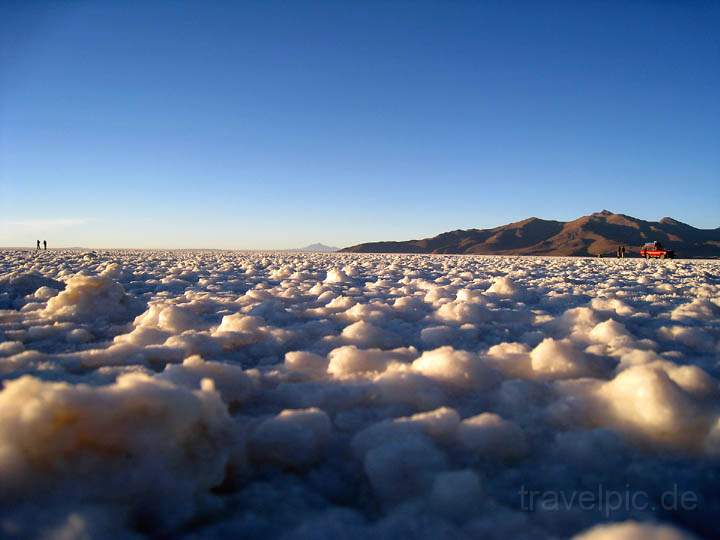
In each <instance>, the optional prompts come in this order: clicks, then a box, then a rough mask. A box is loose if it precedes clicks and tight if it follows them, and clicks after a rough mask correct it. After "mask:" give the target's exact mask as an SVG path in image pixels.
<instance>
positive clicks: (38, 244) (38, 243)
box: [37, 240, 40, 249]
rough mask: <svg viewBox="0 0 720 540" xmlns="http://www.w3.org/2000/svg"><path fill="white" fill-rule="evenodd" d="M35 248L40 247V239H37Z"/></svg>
mask: <svg viewBox="0 0 720 540" xmlns="http://www.w3.org/2000/svg"><path fill="white" fill-rule="evenodd" d="M37 249H40V240H38V241H37Z"/></svg>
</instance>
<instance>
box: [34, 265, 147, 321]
mask: <svg viewBox="0 0 720 540" xmlns="http://www.w3.org/2000/svg"><path fill="white" fill-rule="evenodd" d="M137 306H138V304H137V302H136V301H134V300H133V299H132V298H131V297H130V296H128V295H127V294H125V290H124V289H123V287H122V285H120V284H119V283H116V282H114V281H113V280H111V279H110V278H108V277H104V276H75V277H73V278H70V279H69V280H68V282H67V284H66V287H65V290H64V291H62V292H61V293H60V294H58V295H57V296H55V297H53V298H50V300H48V303H47V307H46V308H45V310H44V312H43V314H44V315H45V316H47V317H48V318H50V319H53V320H58V321H63V320H69V321H80V322H94V321H98V320H100V321H108V322H125V321H127V320H128V319H129V318H130V317H131V316H132V314H133V312H134V311H135V310H136V309H137Z"/></svg>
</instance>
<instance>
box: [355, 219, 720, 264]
mask: <svg viewBox="0 0 720 540" xmlns="http://www.w3.org/2000/svg"><path fill="white" fill-rule="evenodd" d="M653 240H657V241H659V242H661V243H662V244H663V245H664V246H665V247H667V248H670V249H674V250H675V252H676V253H677V256H678V257H717V256H720V227H718V228H717V229H697V228H695V227H692V226H691V225H688V224H686V223H682V222H680V221H677V220H675V219H672V218H669V217H664V218H662V219H661V220H660V221H644V220H642V219H637V218H634V217H631V216H627V215H624V214H615V213H613V212H609V211H608V210H603V211H602V212H595V213H594V214H590V215H588V216H582V217H580V218H578V219H575V220H573V221H554V220H546V219H540V218H536V217H531V218H528V219H524V220H522V221H517V222H515V223H509V224H507V225H501V226H499V227H494V228H492V229H468V230H456V231H450V232H446V233H442V234H439V235H438V236H434V237H432V238H423V239H420V240H407V241H404V242H393V241H389V242H370V243H366V244H358V245H356V246H351V247H347V248H344V249H342V250H341V251H343V252H349V253H448V254H450V253H453V254H477V255H481V254H486V255H490V254H495V255H578V256H595V255H611V254H614V253H615V250H616V249H617V246H619V245H625V246H626V247H627V251H628V253H637V252H639V250H640V246H641V245H642V244H644V243H645V242H651V241H653Z"/></svg>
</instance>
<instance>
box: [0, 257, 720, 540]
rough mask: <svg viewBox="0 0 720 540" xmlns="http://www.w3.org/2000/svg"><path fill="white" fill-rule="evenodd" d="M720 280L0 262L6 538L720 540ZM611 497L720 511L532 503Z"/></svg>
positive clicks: (633, 264) (0, 494) (677, 275)
mask: <svg viewBox="0 0 720 540" xmlns="http://www.w3.org/2000/svg"><path fill="white" fill-rule="evenodd" d="M23 276H25V277H23ZM28 276H29V277H28ZM718 276H720V263H718V262H716V261H675V262H674V263H673V264H672V265H668V264H665V263H661V262H659V261H644V260H632V259H627V260H622V261H616V260H604V259H577V258H575V259H566V258H540V257H531V258H521V257H469V256H468V257H444V256H425V255H350V254H331V255H324V254H291V253H233V252H210V251H207V252H169V251H165V252H159V251H158V252H153V251H112V252H97V253H86V252H81V251H73V250H68V251H57V252H53V258H52V259H49V258H48V259H47V260H46V259H42V261H40V260H36V259H34V258H31V257H28V256H27V254H25V253H21V252H16V251H9V250H5V251H1V250H0V380H2V382H3V389H2V390H0V531H2V532H0V536H3V538H4V537H9V538H53V539H54V538H63V539H64V538H73V539H80V538H103V539H104V538H133V539H138V538H158V537H172V538H184V539H187V540H190V539H192V540H203V539H210V538H226V537H229V538H269V539H273V538H283V539H289V538H317V537H319V536H328V537H330V536H332V537H335V536H346V537H350V538H357V539H358V540H360V539H364V538H398V537H413V538H423V537H424V538H441V537H442V538H462V539H474V538H483V539H490V540H506V539H507V538H533V539H537V540H549V539H554V538H571V537H574V536H577V537H578V538H583V539H585V540H586V539H587V538H591V539H597V538H663V539H664V538H670V539H677V538H690V536H689V533H687V534H686V532H684V531H682V530H683V529H687V530H689V531H691V532H693V533H694V534H695V535H696V536H697V537H698V538H713V537H714V536H715V534H714V531H716V524H715V523H716V521H715V518H716V517H715V515H714V509H716V508H717V507H719V506H720V498H719V497H718V494H717V490H716V489H715V488H716V486H714V484H713V482H712V478H713V476H712V475H713V474H714V471H715V469H716V468H717V465H718V462H717V460H718V459H720V389H719V387H718V376H720V368H719V366H718V364H717V355H718V353H719V352H720V302H719V301H718V300H717V299H718V298H720V279H718ZM598 485H602V486H603V488H604V489H610V490H612V489H614V490H618V491H621V492H622V491H623V490H626V489H630V490H631V493H632V490H634V489H642V490H643V491H644V492H645V496H646V497H647V498H648V500H649V502H650V503H651V504H653V505H655V506H656V507H657V508H659V507H660V504H661V503H660V501H661V498H662V495H663V492H664V491H666V490H667V489H672V488H673V486H674V485H677V486H678V488H679V489H681V490H686V491H690V492H692V493H694V494H697V495H698V500H700V501H702V504H701V505H700V506H699V507H698V508H697V509H695V510H693V511H692V512H689V511H688V512H685V511H683V510H682V509H681V510H678V511H674V512H660V511H655V510H649V509H646V510H644V511H642V512H640V511H635V510H633V509H631V510H627V511H625V510H623V511H618V512H611V513H610V514H607V515H606V514H605V513H604V512H602V511H583V510H582V509H581V508H579V506H578V505H577V504H571V505H570V507H569V508H567V509H564V508H558V509H552V508H549V507H548V506H547V505H537V504H536V505H535V507H534V508H533V509H532V511H529V510H527V509H524V508H523V506H522V503H521V500H520V496H519V492H520V489H521V488H522V487H523V486H526V487H527V488H528V489H534V490H539V491H540V492H551V493H556V494H558V493H559V494H564V495H566V496H567V497H572V495H573V493H576V492H577V490H588V491H593V492H595V491H597V488H598ZM626 486H630V488H627V487H626ZM575 500H577V498H576V499H575ZM616 522H619V523H616ZM583 534H584V535H585V536H579V535H583Z"/></svg>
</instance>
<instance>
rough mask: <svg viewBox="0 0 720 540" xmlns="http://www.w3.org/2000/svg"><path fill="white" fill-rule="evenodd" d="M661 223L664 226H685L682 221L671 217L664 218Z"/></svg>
mask: <svg viewBox="0 0 720 540" xmlns="http://www.w3.org/2000/svg"><path fill="white" fill-rule="evenodd" d="M660 223H662V224H663V225H685V224H684V223H683V222H682V221H678V220H677V219H673V218H671V217H664V218H662V219H661V220H660Z"/></svg>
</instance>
